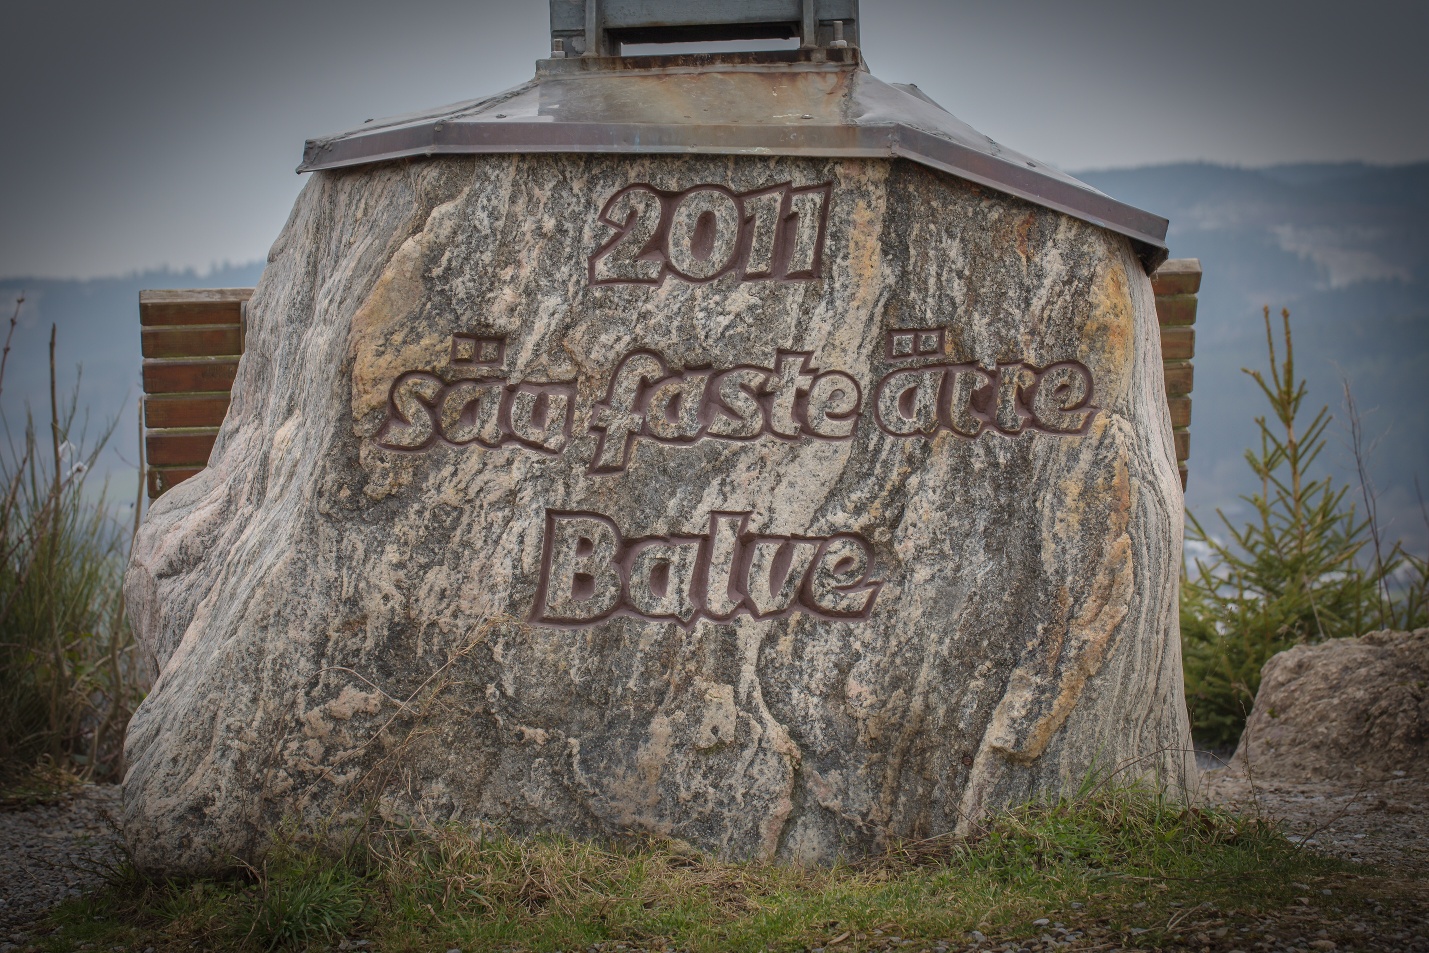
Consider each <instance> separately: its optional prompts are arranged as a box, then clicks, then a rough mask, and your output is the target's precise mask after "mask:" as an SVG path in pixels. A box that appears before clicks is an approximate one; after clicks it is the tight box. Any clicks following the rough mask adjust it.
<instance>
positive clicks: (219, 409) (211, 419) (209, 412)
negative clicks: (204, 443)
mask: <svg viewBox="0 0 1429 953" xmlns="http://www.w3.org/2000/svg"><path fill="white" fill-rule="evenodd" d="M228 402H229V395H228V394H151V395H149V396H147V397H145V398H144V426H145V427H150V428H153V429H156V430H165V429H172V428H175V427H217V426H218V425H219V424H221V423H223V418H224V416H226V415H227V414H228Z"/></svg>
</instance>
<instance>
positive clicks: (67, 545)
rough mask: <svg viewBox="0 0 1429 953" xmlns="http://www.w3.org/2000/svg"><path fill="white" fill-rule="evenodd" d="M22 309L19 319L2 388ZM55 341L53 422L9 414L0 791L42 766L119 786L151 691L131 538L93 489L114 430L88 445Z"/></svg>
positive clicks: (3, 442)
mask: <svg viewBox="0 0 1429 953" xmlns="http://www.w3.org/2000/svg"><path fill="white" fill-rule="evenodd" d="M23 302H24V299H23V298H22V299H20V301H18V302H16V307H15V312H14V314H13V315H12V316H11V318H10V328H9V331H8V332H7V334H6V337H5V346H4V350H3V356H0V388H3V385H4V372H5V364H6V362H7V361H8V358H9V355H10V347H11V339H12V337H13V335H14V332H15V328H16V326H17V324H18V323H19V317H20V307H21V305H22V304H23ZM56 338H57V333H56V330H55V329H54V328H51V330H50V343H49V371H50V389H49V407H48V408H47V409H48V415H47V418H41V419H40V420H38V421H37V420H36V418H35V416H34V415H33V413H32V412H31V410H30V409H27V410H26V413H25V415H24V420H23V424H21V423H20V422H19V421H12V420H11V418H10V415H8V414H7V413H6V412H5V410H4V409H3V408H0V432H3V437H0V783H4V784H7V785H8V784H13V783H15V782H17V781H18V780H19V779H22V778H24V777H26V776H27V775H29V774H30V773H31V772H32V771H33V770H34V768H35V765H36V764H37V763H40V762H41V761H43V762H44V763H47V764H50V765H53V766H61V767H63V768H65V769H66V770H72V771H74V772H77V773H79V774H82V775H84V776H85V777H87V778H92V779H96V780H106V779H117V778H118V777H120V776H121V775H122V773H123V739H124V730H125V727H126V726H127V724H128V721H129V716H130V714H131V713H132V712H133V710H134V708H135V707H136V706H137V705H138V703H139V701H140V700H141V699H142V698H143V693H144V684H143V678H142V673H141V671H140V666H139V663H138V659H137V657H136V651H135V646H134V641H133V636H132V634H131V632H130V629H129V625H128V622H127V621H126V619H125V613H124V599H123V594H122V592H121V588H120V579H121V575H122V571H123V563H124V555H125V549H126V546H127V542H128V538H129V533H130V532H132V530H129V529H128V528H126V527H125V526H123V525H121V524H120V523H119V521H118V520H116V519H115V518H114V513H113V510H112V507H111V506H110V504H109V503H108V501H107V500H106V492H105V491H106V490H107V487H105V488H101V489H100V490H99V491H98V492H97V493H96V492H94V490H95V488H94V487H92V486H87V483H86V481H87V479H88V475H89V473H90V472H91V470H92V469H93V467H94V464H95V462H96V461H97V460H98V458H99V454H100V453H101V451H102V450H103V449H104V447H105V445H106V443H107V442H108V440H109V437H110V436H111V434H112V426H111V427H110V428H106V429H104V430H102V431H101V432H100V433H99V435H98V436H97V437H96V438H94V439H88V440H87V439H86V434H85V428H84V426H83V421H82V420H80V419H77V415H76V412H75V407H76V400H75V396H74V395H72V396H71V397H70V399H69V400H67V401H62V400H61V399H60V396H59V393H58V386H57V375H56V368H55V363H56V357H55V355H56ZM75 388H76V389H75V395H77V393H78V384H76V385H75ZM135 514H136V517H137V514H138V504H137V502H136V509H135Z"/></svg>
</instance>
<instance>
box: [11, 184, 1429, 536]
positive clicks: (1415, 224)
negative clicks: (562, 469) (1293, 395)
mask: <svg viewBox="0 0 1429 953" xmlns="http://www.w3.org/2000/svg"><path fill="white" fill-rule="evenodd" d="M1079 175H1080V177H1081V178H1082V179H1083V180H1085V181H1087V182H1088V183H1090V184H1091V185H1093V186H1095V187H1097V188H1099V189H1101V190H1103V191H1105V192H1107V193H1109V194H1111V195H1113V196H1115V197H1117V198H1119V199H1121V200H1123V201H1126V202H1130V203H1132V204H1134V205H1138V206H1140V207H1142V208H1145V209H1148V210H1150V211H1154V212H1157V213H1158V214H1161V215H1164V216H1166V217H1167V218H1169V219H1170V220H1171V231H1170V235H1169V244H1170V246H1171V253H1172V255H1174V256H1176V257H1185V258H1200V259H1201V261H1202V263H1203V265H1204V266H1205V270H1206V280H1205V285H1204V287H1203V289H1202V293H1201V308H1200V319H1199V330H1198V340H1197V349H1198V352H1199V353H1198V356H1197V361H1196V364H1197V368H1196V393H1195V403H1194V419H1193V422H1192V450H1191V452H1192V459H1191V483H1190V492H1189V494H1188V504H1189V506H1190V507H1191V508H1192V509H1193V510H1194V511H1195V512H1197V513H1198V515H1202V516H1203V517H1205V516H1212V515H1213V511H1214V509H1215V508H1216V507H1225V508H1226V509H1227V511H1228V512H1230V513H1232V514H1234V513H1236V512H1240V513H1241V514H1242V515H1243V514H1244V507H1243V506H1242V505H1241V504H1239V503H1238V502H1237V496H1238V494H1241V493H1247V492H1250V491H1251V490H1253V489H1254V488H1255V487H1254V486H1253V485H1252V484H1251V482H1250V481H1249V478H1248V471H1247V469H1246V467H1245V464H1244V462H1243V460H1242V453H1243V451H1244V450H1245V448H1246V447H1248V446H1250V445H1251V442H1252V441H1253V439H1254V438H1255V424H1254V419H1253V418H1254V416H1255V415H1257V414H1260V413H1263V412H1264V408H1263V403H1262V400H1261V398H1260V397H1259V395H1258V393H1257V392H1256V390H1255V387H1254V384H1252V383H1251V382H1250V381H1249V380H1248V379H1246V378H1245V375H1243V374H1241V373H1240V368H1241V367H1243V366H1254V367H1262V366H1264V362H1265V343H1264V330H1263V325H1262V323H1261V306H1262V305H1264V304H1269V305H1270V306H1271V307H1272V308H1273V309H1275V310H1276V311H1278V310H1279V309H1280V308H1281V307H1288V308H1290V309H1291V312H1292V317H1293V321H1294V329H1295V333H1296V339H1295V340H1296V356H1297V358H1298V366H1299V368H1300V369H1301V370H1302V371H1303V372H1304V373H1305V375H1306V376H1307V377H1308V379H1309V382H1310V403H1311V404H1312V405H1313V407H1311V408H1309V409H1310V411H1311V413H1313V410H1314V409H1315V408H1318V407H1319V406H1320V405H1322V404H1329V405H1330V406H1331V408H1332V410H1334V411H1335V412H1336V414H1337V417H1338V418H1339V420H1337V423H1336V425H1335V426H1334V427H1332V430H1331V435H1332V441H1333V443H1334V446H1333V447H1332V448H1331V450H1332V452H1331V454H1330V455H1329V457H1328V458H1327V460H1326V463H1327V464H1328V466H1329V467H1330V469H1331V470H1332V471H1333V472H1334V473H1335V474H1336V475H1337V476H1339V477H1340V478H1341V479H1348V478H1349V477H1350V476H1351V475H1352V474H1353V472H1354V468H1353V462H1352V460H1351V458H1350V457H1349V455H1348V453H1347V452H1346V447H1345V444H1346V442H1347V440H1346V437H1345V431H1344V429H1343V428H1342V427H1340V426H1339V423H1340V422H1342V421H1343V419H1344V415H1343V413H1341V412H1340V410H1341V403H1342V389H1341V379H1342V377H1347V378H1348V379H1349V381H1350V383H1351V385H1352V387H1353V389H1354V393H1355V396H1356V399H1357V401H1358V403H1359V405H1360V408H1361V410H1362V411H1363V414H1364V417H1365V422H1366V425H1367V427H1368V429H1369V431H1370V433H1371V434H1374V435H1376V436H1378V437H1379V438H1380V439H1379V443H1378V446H1377V448H1376V450H1375V452H1374V455H1373V457H1372V460H1371V463H1372V467H1373V473H1374V477H1375V480H1376V482H1377V484H1378V489H1379V491H1380V497H1381V506H1382V509H1383V514H1382V515H1384V516H1385V517H1388V518H1389V519H1391V520H1392V521H1393V525H1392V530H1393V532H1394V533H1395V534H1396V535H1404V536H1406V537H1407V538H1409V540H1410V541H1411V542H1412V543H1413V544H1414V545H1415V546H1416V548H1418V549H1420V550H1423V549H1425V547H1426V536H1429V529H1426V527H1425V526H1424V522H1423V520H1422V518H1421V516H1420V514H1419V505H1418V502H1417V499H1416V494H1415V489H1414V478H1415V476H1416V475H1418V476H1420V478H1421V479H1422V480H1423V481H1424V482H1425V490H1426V492H1429V454H1426V450H1425V448H1426V446H1429V400H1426V395H1429V239H1426V237H1425V231H1424V223H1425V222H1426V221H1429V163H1421V164H1417V165H1407V166H1393V167H1379V166H1369V165H1364V164H1360V163H1337V164H1308V165H1286V166H1277V167H1273V168H1267V169H1238V168H1230V167H1226V166H1218V165H1209V164H1194V163H1192V164H1179V165H1164V166H1155V167H1148V168H1138V169H1120V170H1110V171H1096V172H1084V173H1079ZM260 272H261V264H259V263H256V262H255V263H252V264H246V265H236V266H232V267H227V268H222V269H217V270H215V271H213V272H211V273H208V274H204V275H199V274H196V273H194V272H171V271H152V272H145V273H142V274H136V275H130V276H126V277H123V278H113V279H102V280H93V281H51V280H36V281H0V308H4V309H5V310H4V312H3V315H4V316H5V317H8V314H9V310H8V306H7V305H5V302H12V301H13V300H14V298H15V296H16V294H17V293H18V292H19V291H20V290H21V289H24V290H25V292H26V296H27V299H28V301H27V303H26V306H25V310H24V314H23V319H22V327H21V328H20V330H19V331H18V332H17V334H16V337H15V342H14V352H13V353H12V354H11V359H10V364H9V367H8V369H7V371H6V380H5V382H4V394H3V398H0V399H3V401H4V404H5V407H6V409H7V412H9V413H10V415H11V420H12V424H13V423H14V421H15V420H16V418H15V411H16V410H17V409H19V408H20V407H22V405H23V402H24V401H25V400H29V401H31V402H32V403H33V404H34V405H35V406H36V407H40V408H43V407H46V406H47V401H48V396H47V390H46V388H47V384H46V377H45V374H46V366H45V343H46V340H47V337H48V333H49V330H48V329H49V325H50V323H51V322H56V323H57V324H58V325H59V348H60V351H59V353H60V367H61V370H62V374H63V377H62V380H64V381H68V382H70V383H71V384H72V381H73V370H74V365H75V364H77V363H79V364H83V365H84V381H83V387H82V388H81V391H80V404H81V407H87V408H89V410H90V413H91V415H92V416H93V417H94V418H95V424H96V425H97V424H98V423H99V421H100V420H108V419H111V418H113V417H115V416H116V415H118V416H119V424H118V430H117V433H116V436H115V440H114V443H113V447H112V449H111V450H110V452H109V453H108V454H106V457H105V466H106V468H108V469H109V470H111V471H112V472H113V473H114V475H115V477H116V481H120V480H121V479H122V493H123V496H122V498H123V499H125V500H127V499H130V498H132V493H133V489H134V484H133V482H132V463H133V460H134V458H135V453H134V444H135V440H136V437H135V426H136V424H135V420H134V401H135V399H136V398H137V396H138V393H139V339H138V306H137V301H138V292H139V289H141V288H183V287H225V286H238V287H243V286H249V285H252V284H254V283H255V282H256V281H257V279H258V275H259V273H260ZM120 490H121V483H120V482H116V492H120Z"/></svg>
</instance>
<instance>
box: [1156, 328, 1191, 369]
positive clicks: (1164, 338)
mask: <svg viewBox="0 0 1429 953" xmlns="http://www.w3.org/2000/svg"><path fill="white" fill-rule="evenodd" d="M1195 356H1196V329H1195V328H1162V329H1161V359H1162V360H1163V361H1189V360H1190V359H1191V358H1193V357H1195Z"/></svg>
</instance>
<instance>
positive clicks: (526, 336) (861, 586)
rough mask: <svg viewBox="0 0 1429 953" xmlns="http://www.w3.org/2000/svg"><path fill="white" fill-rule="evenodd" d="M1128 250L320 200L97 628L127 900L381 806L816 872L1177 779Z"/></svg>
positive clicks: (685, 194) (854, 179)
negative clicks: (157, 875) (111, 701)
mask: <svg viewBox="0 0 1429 953" xmlns="http://www.w3.org/2000/svg"><path fill="white" fill-rule="evenodd" d="M1160 368H1161V363H1160V352H1159V337H1158V328H1157V323H1156V320H1155V316H1154V312H1153V298H1152V291H1151V286H1150V282H1149V280H1148V278H1147V277H1146V275H1145V273H1144V272H1143V271H1142V269H1141V268H1140V267H1139V265H1138V264H1137V261H1136V259H1135V257H1134V256H1133V254H1132V251H1131V249H1130V248H1129V246H1128V243H1127V241H1126V240H1125V239H1123V238H1121V237H1119V236H1116V235H1113V234H1111V233H1108V232H1105V231H1103V230H1100V229H1098V228H1096V227H1093V226H1090V225H1087V224H1084V223H1081V222H1079V221H1076V220H1073V219H1071V218H1068V217H1066V216H1063V215H1061V214H1058V213H1056V212H1052V211H1048V210H1046V209H1042V208H1038V207H1034V206H1031V205H1029V204H1026V203H1023V202H1020V201H1018V200H1015V199H1011V198H1007V197H1004V196H1000V195H997V194H994V193H990V192H986V191H981V190H979V189H977V188H975V187H973V186H970V185H968V184H966V183H963V182H960V181H958V180H956V179H952V178H950V177H947V176H943V175H940V174H938V173H935V172H932V171H929V170H927V169H924V168H922V167H918V166H914V165H911V164H907V163H904V162H901V161H896V160H889V161H880V160H868V161H865V160H860V161H840V160H822V159H768V160H765V159H752V158H738V159H736V158H718V157H708V158H701V157H689V158H666V157H649V158H643V157H594V156H542V157H522V156H505V157H463V158H443V159H436V160H428V161H418V162H410V163H400V164H399V163H392V164H388V165H382V166H373V167H367V168H363V169H360V170H356V171H350V172H341V173H321V174H318V175H315V176H314V177H313V179H312V180H311V181H310V182H309V183H308V185H307V187H306V189H305V191H304V192H303V195H302V196H301V198H300V199H299V201H298V203H297V205H296V207H295V209H294V212H293V214H292V217H291V219H290V221H289V222H288V224H287V227H286V228H285V230H284V232H283V234H282V236H281V237H280V238H279V239H278V241H277V243H276V245H275V246H274V248H273V251H272V254H271V256H270V264H269V267H268V268H267V270H266V271H265V273H264V276H263V280H262V283H261V284H260V286H259V288H258V289H257V291H256V294H255V296H254V298H253V300H252V302H251V304H250V312H249V330H248V337H247V350H246V353H245V355H244V358H243V361H242V364H241V367H240V371H239V378H238V382H237V385H236V387H235V389H234V392H233V403H232V406H231V409H230V411H229V414H228V418H227V420H226V422H225V424H224V426H223V430H222V433H221V435H220V436H219V439H218V443H217V445H216V447H215V448H214V451H213V456H212V458H211V460H210V466H209V468H208V469H207V470H206V471H204V472H203V473H202V474H200V475H199V476H197V477H194V478H193V479H191V480H189V481H187V482H185V483H184V484H182V485H181V486H179V487H178V488H177V489H175V490H173V491H171V492H169V493H168V494H166V495H165V496H164V497H162V498H161V499H160V500H159V501H157V503H156V504H155V505H154V507H153V510H152V511H151V513H150V514H149V517H148V519H147V521H146V522H145V524H144V527H143V529H142V530H141V532H140V534H139V537H138V540H137V543H136V545H135V548H134V555H133V559H132V562H131V565H130V568H129V572H128V576H127V581H126V592H127V595H128V598H129V601H130V605H131V606H132V607H133V612H134V618H135V620H136V625H137V629H138V632H139V633H140V637H141V639H142V641H143V644H144V645H145V646H146V647H147V648H148V650H149V651H150V652H151V653H152V656H153V662H154V664H155V665H156V667H157V668H158V670H160V672H161V675H160V677H159V679H158V682H157V684H156V685H155V688H154V690H153V692H152V693H151V694H150V695H149V697H148V699H147V700H146V701H145V703H144V705H143V706H142V708H141V709H140V711H139V713H138V715H137V716H136V717H135V719H134V721H133V724H132V726H131V727H130V731H129V737H128V746H127V753H128V758H129V763H130V765H131V767H130V770H129V774H128V777H127V779H126V781H125V786H124V826H125V829H126V832H127V835H128V837H129V839H130V841H131V844H132V846H133V848H134V850H135V852H136V856H137V858H138V860H139V861H140V863H141V864H143V865H145V866H148V867H151V868H157V869H165V870H171V871H174V870H178V871H185V870H186V871H201V870H206V869H211V868H212V867H214V866H216V865H219V864H221V863H224V862H226V861H227V860H228V859H229V858H231V857H233V856H240V857H243V856H251V855H252V854H254V852H255V851H258V850H260V849H261V847H262V845H263V843H264V838H265V836H266V832H267V831H269V830H270V829H271V828H272V827H273V826H274V825H275V824H277V823H278V822H279V821H280V820H283V819H285V818H288V819H292V820H296V821H297V822H298V823H300V824H303V825H308V826H316V825H318V824H321V823H325V822H330V821H332V820H333V819H337V820H341V819H343V818H350V817H351V818H355V817H359V816H362V815H363V813H364V812H366V811H370V810H373V809H375V810H377V811H379V812H382V813H384V814H389V815H407V816H415V817H418V818H423V819H430V820H435V821H443V820H448V819H473V820H474V819H484V820H488V821H494V822H498V823H501V824H503V825H505V826H506V827H508V828H509V829H513V830H516V831H529V830H563V831H568V832H572V833H574V834H577V835H581V836H596V837H604V836H614V835H617V834H619V833H621V832H632V831H633V832H646V833H654V834H660V835H667V836H670V837H674V838H679V839H682V840H685V841H688V842H690V843H693V844H695V845H698V846H700V847H703V848H707V849H709V850H712V851H716V852H719V853H721V854H723V855H727V856H737V857H763V858H769V857H773V858H783V859H788V860H793V861H800V862H827V861H831V860H833V859H835V858H836V857H839V856H856V855H859V854H862V853H866V852H869V851H873V850H877V849H879V848H880V847H881V846H882V845H884V844H885V843H886V842H888V841H889V840H890V839H892V838H916V837H925V836H930V835H935V834H938V833H942V832H947V831H953V830H956V829H959V828H960V827H964V826H965V825H966V824H967V823H968V822H969V821H970V820H972V819H975V818H977V817H978V816H980V815H982V814H983V813H985V812H986V811H988V810H991V809H995V808H997V807H999V806H1002V805H1005V804H1008V803H1009V802H1016V801H1021V800H1024V799H1027V798H1029V797H1033V796H1036V795H1038V794H1039V793H1046V792H1053V791H1056V790H1059V789H1061V788H1062V787H1063V786H1065V785H1069V784H1075V783H1076V782H1077V781H1079V780H1080V779H1081V778H1082V777H1083V776H1084V773H1085V772H1087V771H1088V770H1089V769H1091V768H1092V767H1093V766H1094V765H1100V766H1103V767H1108V766H1113V765H1120V764H1123V763H1125V762H1127V761H1128V760H1129V759H1140V760H1139V762H1138V763H1139V765H1140V770H1142V771H1145V772H1148V773H1154V774H1156V775H1157V776H1158V777H1160V778H1162V779H1163V780H1165V781H1168V782H1170V783H1179V782H1184V783H1192V782H1193V779H1192V778H1191V777H1190V775H1191V774H1192V772H1194V765H1193V764H1192V763H1191V762H1190V761H1189V758H1188V757H1187V756H1186V755H1184V754H1182V753H1179V752H1185V751H1189V749H1190V745H1189V743H1188V732H1187V723H1186V712H1185V705H1184V701H1183V697H1182V687H1181V664H1180V654H1179V639H1178V629H1177V609H1176V606H1177V601H1176V585H1177V568H1178V564H1179V559H1180V553H1181V513H1182V501H1181V489H1180V484H1179V480H1178V478H1177V472H1176V467H1175V463H1174V460H1173V448H1172V435H1171V425H1170V420H1169V417H1168V414H1167V410H1166V401H1165V398H1164V393H1163V387H1162V380H1161V370H1160Z"/></svg>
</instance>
